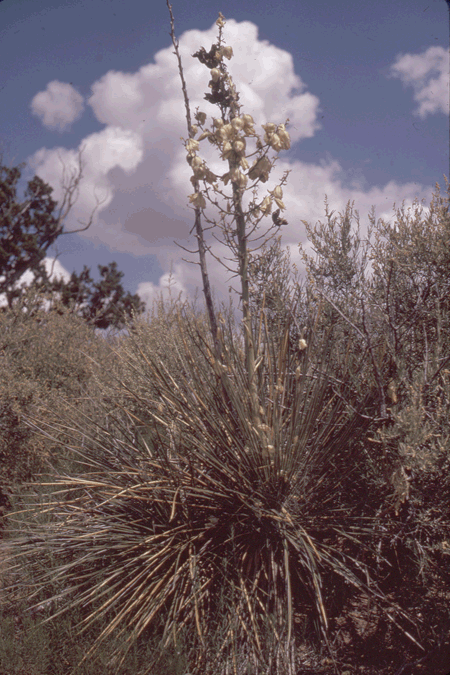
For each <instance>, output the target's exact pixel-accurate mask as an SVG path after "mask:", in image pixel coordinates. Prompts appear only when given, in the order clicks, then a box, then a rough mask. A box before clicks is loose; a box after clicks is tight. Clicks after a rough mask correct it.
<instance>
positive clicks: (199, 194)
mask: <svg viewBox="0 0 450 675" xmlns="http://www.w3.org/2000/svg"><path fill="white" fill-rule="evenodd" d="M169 7H170V6H169ZM216 25H217V26H218V28H219V35H218V40H217V42H216V43H215V44H213V45H212V46H211V48H210V50H209V52H207V51H206V50H205V48H204V47H201V48H200V49H199V50H198V51H197V52H196V53H195V54H193V56H194V57H195V58H198V59H199V61H200V62H201V63H202V64H204V65H205V67H207V68H208V69H209V70H210V74H211V80H210V82H209V88H210V89H211V93H208V94H206V95H205V99H206V100H207V101H209V102H210V103H213V104H216V105H217V106H218V107H219V108H220V111H221V116H220V117H219V118H215V119H214V120H213V124H212V128H211V129H208V128H205V126H204V125H205V122H206V114H205V113H203V112H200V111H199V110H197V112H196V115H195V119H196V122H197V123H198V126H199V127H200V128H201V131H202V133H201V135H200V136H199V138H198V140H196V139H195V136H196V135H197V133H198V131H199V129H198V127H197V126H193V125H192V124H191V122H190V114H189V113H188V114H187V120H188V128H189V139H188V140H186V141H185V147H186V150H187V153H188V154H187V157H186V160H187V162H188V163H189V164H190V166H191V168H192V171H193V175H192V177H191V182H192V185H193V187H194V190H195V192H194V193H193V194H191V195H190V196H189V201H190V203H191V204H192V205H193V207H194V208H195V222H196V231H197V240H198V243H199V254H200V265H201V268H202V275H203V281H204V292H205V298H207V303H208V297H209V282H208V288H207V287H205V279H206V280H207V279H208V277H207V273H206V257H205V253H206V251H207V250H210V249H208V247H207V246H206V244H205V241H204V231H203V228H202V227H201V225H200V223H199V221H200V211H203V215H204V217H205V220H206V221H207V222H208V223H210V224H211V225H212V227H213V228H217V227H218V228H219V229H220V230H221V232H222V238H221V240H222V242H223V243H225V244H226V245H227V246H228V248H229V249H230V250H231V251H232V253H233V255H234V259H235V260H236V268H235V269H233V268H230V267H228V266H227V265H226V264H225V263H224V261H223V260H220V262H221V263H222V264H224V265H225V267H227V269H228V270H229V271H231V272H233V273H237V274H238V276H239V278H240V285H241V293H240V295H241V301H242V319H243V329H244V350H245V365H246V371H247V376H248V390H249V394H250V400H251V409H252V418H253V424H254V425H255V427H257V428H260V427H261V425H260V420H259V407H260V406H259V401H258V396H257V388H256V362H257V354H256V349H255V341H254V334H253V325H252V315H251V310H250V279H249V255H250V252H251V251H250V248H249V238H250V236H251V235H252V234H253V232H255V231H256V229H257V227H258V225H259V223H260V221H261V219H262V218H263V217H265V216H267V215H269V214H270V212H271V210H272V205H273V201H275V203H276V204H277V206H278V211H276V212H275V213H274V214H273V216H272V221H273V224H271V225H270V227H269V228H268V229H267V231H266V232H265V234H264V235H263V236H264V237H265V241H267V239H268V238H270V237H271V236H272V235H273V234H274V231H275V228H278V227H279V226H280V225H281V224H285V223H286V221H280V220H279V217H278V216H279V213H280V210H282V209H284V208H285V206H284V204H283V202H282V196H283V191H282V187H281V184H284V182H285V181H286V178H287V173H286V174H285V176H283V179H282V181H281V184H280V185H278V186H276V188H275V190H273V191H272V192H271V193H269V194H268V195H267V196H266V197H264V199H263V200H262V201H261V202H259V203H258V202H257V201H256V194H257V190H256V188H257V184H258V183H259V181H261V182H263V183H265V182H267V180H268V177H269V173H270V171H271V170H272V168H273V165H274V161H271V160H270V159H269V157H268V151H269V150H270V149H274V150H275V151H277V152H278V151H279V150H281V149H289V147H290V139H289V134H288V133H287V131H286V129H285V125H284V124H279V125H275V124H273V123H268V124H266V125H263V129H264V130H265V135H264V142H263V141H261V139H260V138H259V137H258V135H257V134H256V132H255V130H254V126H253V125H254V121H253V118H252V116H251V115H249V114H243V115H241V110H240V108H241V107H240V105H239V94H238V93H237V91H236V87H235V85H234V84H233V81H232V78H231V77H230V75H229V74H228V72H227V68H226V65H225V62H224V59H225V58H226V59H228V60H229V59H231V58H232V56H233V50H232V48H231V47H229V46H225V45H224V44H223V38H222V29H223V27H224V25H225V21H224V17H223V15H222V14H221V13H220V12H219V18H218V19H217V21H216ZM172 37H173V29H172ZM173 40H174V44H175V39H174V37H173ZM176 53H177V56H178V59H179V69H180V73H181V74H182V67H181V61H180V58H179V53H178V50H177V49H176ZM182 84H183V93H184V97H185V103H186V110H187V111H188V108H189V106H188V99H187V93H186V87H185V82H184V79H182ZM251 137H256V139H257V140H256V148H257V149H256V151H255V152H253V153H251V155H248V154H246V153H247V139H248V138H251ZM205 139H208V141H209V142H210V143H211V144H212V145H215V146H216V147H217V148H218V149H219V151H220V153H221V158H222V159H223V160H227V162H228V171H227V172H226V173H225V174H223V175H222V176H216V175H215V174H214V173H213V172H212V171H210V169H209V168H208V167H207V166H206V163H205V161H204V160H202V158H201V157H200V156H199V155H198V151H199V147H200V142H201V141H203V140H205ZM255 154H256V155H257V158H256V159H255V161H254V162H253V165H252V166H251V167H250V165H249V162H248V160H247V157H249V156H252V155H255ZM218 180H219V181H221V182H222V183H223V184H224V185H225V186H226V185H228V183H229V182H230V183H231V188H232V193H231V195H229V194H226V193H224V191H223V189H222V188H221V187H219V182H218ZM249 180H250V181H252V182H253V185H251V186H249V187H247V184H248V182H249ZM199 181H203V190H202V191H201V190H200V187H199ZM250 189H251V190H252V191H253V195H254V199H253V201H252V202H251V203H250V205H249V209H248V210H245V208H244V204H243V196H244V194H245V192H246V191H247V190H250ZM210 190H212V191H213V192H214V193H215V195H220V196H221V197H223V198H224V200H225V202H226V208H225V209H224V208H223V207H221V206H220V205H219V203H218V201H217V198H215V197H214V196H211V195H210ZM205 197H206V199H208V201H209V202H210V203H211V204H213V205H215V206H216V207H217V208H218V209H219V211H220V220H219V222H217V221H215V220H214V221H211V220H210V219H208V217H207V216H206V215H205V213H204V209H205V207H206V199H205ZM258 235H259V232H258ZM258 239H259V240H261V239H262V236H261V235H259V236H258ZM261 245H262V244H260V245H259V246H261ZM259 246H258V247H257V248H259ZM210 252H211V251H210ZM211 253H212V252H211ZM212 255H214V254H212ZM208 312H209V315H210V317H211V316H214V310H213V307H212V301H211V309H210V307H208ZM210 323H211V326H213V322H212V321H211V319H210ZM214 325H215V324H214ZM213 334H214V336H217V333H216V332H213ZM215 340H217V337H215ZM216 357H217V358H219V357H220V349H219V348H218V346H217V342H216ZM219 366H220V364H219ZM222 379H223V378H222ZM261 440H262V441H264V439H263V438H261ZM263 445H264V442H263Z"/></svg>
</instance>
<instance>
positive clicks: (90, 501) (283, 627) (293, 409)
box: [11, 315, 414, 673]
mask: <svg viewBox="0 0 450 675" xmlns="http://www.w3.org/2000/svg"><path fill="white" fill-rule="evenodd" d="M288 333H289V326H286V328H285V335H284V338H285V339H282V340H281V344H280V339H279V338H277V340H276V343H275V342H273V341H272V340H271V336H270V331H269V330H268V327H267V326H266V325H265V322H264V316H263V315H262V316H261V321H260V328H259V334H258V336H257V337H258V340H257V345H258V349H257V352H256V367H255V371H256V383H255V384H256V391H257V394H258V398H259V402H260V407H259V411H258V420H259V428H256V426H255V417H254V414H253V413H254V411H253V407H252V406H253V402H252V396H251V395H250V392H249V390H248V378H247V372H246V369H245V359H244V354H243V350H242V344H243V340H242V338H241V335H240V333H239V331H238V330H237V329H236V327H234V326H233V324H232V321H231V319H229V320H227V321H226V322H225V320H222V323H221V331H220V339H221V344H222V358H221V360H220V362H219V361H218V359H217V357H216V356H215V355H214V351H213V344H212V340H211V338H210V337H209V336H208V335H207V334H205V331H204V330H203V328H202V326H200V325H199V324H198V323H196V321H195V319H194V318H192V317H191V318H188V317H187V316H186V315H184V316H183V317H182V316H181V315H180V317H179V336H178V340H177V341H176V342H177V344H176V347H175V350H176V352H177V355H176V359H175V360H173V359H170V360H168V362H167V363H170V366H168V365H167V363H165V362H164V359H163V358H161V356H160V355H158V354H157V353H155V352H154V351H153V350H152V349H151V346H150V345H149V344H148V343H146V339H145V335H146V333H145V330H141V329H140V328H139V325H137V326H136V327H135V328H134V330H133V332H132V333H131V334H130V336H129V338H127V339H126V340H124V341H123V342H122V346H121V353H120V357H121V359H122V362H123V368H122V369H121V375H120V379H119V380H118V381H117V383H116V394H115V396H116V398H115V401H116V403H115V404H114V393H113V392H112V391H110V392H109V396H108V401H109V403H108V408H107V409H106V410H104V413H103V417H102V414H101V411H100V410H99V409H98V407H99V403H98V401H97V403H96V401H95V400H93V401H92V415H90V416H87V415H84V416H83V418H82V421H81V422H80V421H79V420H80V417H79V416H78V417H77V415H76V414H75V412H76V411H74V416H73V420H70V419H67V418H66V419H64V420H62V421H61V424H60V425H59V426H58V438H59V439H61V437H62V434H64V433H65V436H66V443H65V445H66V448H67V450H70V451H71V453H72V456H73V457H74V458H77V461H78V464H79V471H76V472H74V471H72V473H71V474H70V475H64V474H62V473H60V474H59V476H58V477H57V478H56V479H55V480H53V481H51V482H52V485H51V486H50V485H49V486H48V489H49V491H51V492H50V497H49V499H48V503H47V504H45V505H42V504H41V505H40V506H39V508H38V509H37V510H36V522H35V524H34V525H33V526H32V525H31V524H29V527H30V530H31V529H32V531H33V535H32V536H31V537H23V536H22V538H20V537H19V538H17V539H16V540H15V541H14V542H13V543H12V544H11V546H12V547H13V549H12V550H13V551H14V555H15V556H16V558H15V559H16V560H20V559H22V560H23V561H24V564H27V565H28V569H29V570H32V569H34V570H35V575H36V576H35V578H36V593H37V594H38V593H40V594H41V595H40V597H42V592H44V593H45V594H46V597H47V598H48V597H49V596H52V594H53V606H54V607H55V611H54V613H53V618H54V619H57V617H58V616H59V614H60V613H62V612H65V611H71V610H74V609H76V610H77V612H79V614H81V615H82V619H81V621H80V623H79V625H78V628H79V629H80V630H81V631H82V630H87V629H89V628H91V629H92V627H95V625H98V626H101V628H100V629H99V634H98V637H97V639H96V640H95V642H94V643H93V644H92V649H91V651H90V652H88V654H86V657H85V658H90V657H91V656H92V655H93V654H94V653H95V650H96V649H97V648H99V646H100V644H101V643H102V642H103V641H104V640H108V641H110V640H111V639H114V640H115V642H116V644H117V651H118V655H119V656H120V655H124V653H126V651H127V649H128V648H129V647H131V646H132V645H136V643H139V641H141V640H144V639H147V637H148V636H149V635H150V634H153V635H156V636H157V638H158V640H159V646H160V650H156V651H155V661H154V662H153V663H152V664H150V665H149V667H148V670H147V671H146V672H155V671H154V670H152V669H154V668H156V665H155V664H156V662H157V660H158V657H159V655H161V654H162V653H163V652H164V650H166V649H169V648H174V649H175V650H176V649H179V648H180V645H181V644H183V648H184V649H186V650H187V653H188V662H189V669H190V672H196V673H197V672H198V673H201V672H230V670H227V669H231V672H233V670H232V669H233V668H234V672H245V668H247V667H249V666H250V665H252V666H253V668H254V671H253V672H257V673H259V672H261V673H262V672H274V673H275V672H276V673H284V672H286V673H287V672H294V671H293V670H289V669H292V668H294V666H295V659H296V657H295V656H293V653H294V652H293V650H294V651H295V645H296V644H297V645H298V641H299V639H300V636H301V634H302V635H304V632H305V630H306V631H308V625H306V624H308V617H309V620H310V622H311V623H313V620H314V621H315V623H316V624H317V626H318V627H319V630H320V633H321V636H322V638H323V639H324V640H325V642H327V641H328V642H329V637H328V636H329V621H330V618H329V613H330V609H331V610H332V607H333V603H335V598H333V589H337V588H338V587H339V588H341V587H342V586H345V587H346V588H353V589H354V590H355V593H364V594H367V595H369V596H371V597H372V598H373V600H374V602H375V603H376V604H377V605H378V606H379V607H380V608H382V609H383V608H384V609H389V612H388V613H387V614H386V616H387V617H388V618H389V620H390V621H392V622H393V623H394V624H397V625H398V626H399V627H400V628H402V629H403V630H404V631H407V632H408V634H410V636H411V639H414V637H413V635H412V634H411V632H410V628H409V626H408V625H407V623H406V622H407V618H406V616H405V615H403V613H402V611H401V610H400V608H398V607H396V606H394V605H392V603H389V602H388V601H387V599H386V598H385V597H384V596H383V594H382V592H381V591H380V590H379V589H378V588H377V586H376V583H375V582H374V580H372V579H371V572H370V566H369V565H368V564H367V561H370V555H371V554H370V552H371V550H372V549H373V547H374V545H375V543H376V537H377V532H376V530H375V529H374V527H375V525H376V522H377V521H376V518H375V509H376V507H377V506H378V505H379V496H378V495H377V487H376V480H375V478H373V477H372V476H371V475H370V470H369V469H368V466H367V464H366V463H365V455H364V452H363V449H362V443H361V440H362V439H363V438H364V434H365V432H366V427H367V424H368V422H367V417H364V416H363V415H361V414H359V410H358V408H361V407H362V405H364V406H367V404H368V403H369V402H370V401H369V400H366V401H363V402H359V403H358V402H357V401H350V400H349V397H350V394H349V392H347V391H345V388H344V390H343V389H341V390H340V391H338V390H337V387H338V384H337V383H336V382H334V381H333V378H332V376H331V375H332V374H331V373H330V372H329V371H328V369H327V362H329V361H330V359H329V358H328V357H329V354H330V349H331V346H330V344H328V343H327V338H326V336H322V337H321V338H320V339H319V337H318V336H316V335H315V333H314V325H313V323H311V326H310V328H309V329H308V334H306V335H305V337H306V339H304V338H302V342H301V344H300V345H299V346H300V349H297V348H296V346H295V345H293V344H292V340H289V339H288ZM174 363H176V364H177V370H176V371H175V366H174ZM369 398H370V394H369ZM346 399H347V403H346V402H345V400H346ZM348 403H351V404H352V405H348ZM103 405H105V404H103ZM77 420H78V421H77ZM30 423H31V422H30ZM38 426H40V427H41V429H42V430H43V432H45V433H48V434H52V433H53V431H52V428H50V427H46V425H45V424H43V423H42V422H41V423H39V424H38ZM72 466H73V465H72ZM43 513H44V514H45V522H43ZM30 519H31V515H30V516H29V523H31V520H30ZM46 561H47V562H46ZM48 561H51V564H50V562H48ZM302 621H303V624H302ZM305 621H306V624H305ZM329 646H330V645H329ZM205 669H206V670H205ZM243 669H244V670H243ZM117 672H119V671H117Z"/></svg>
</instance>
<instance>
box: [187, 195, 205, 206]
mask: <svg viewBox="0 0 450 675" xmlns="http://www.w3.org/2000/svg"><path fill="white" fill-rule="evenodd" d="M189 201H190V203H191V204H193V205H194V206H196V207H199V208H201V209H204V208H205V207H206V201H205V198H204V196H203V195H202V194H201V192H195V193H194V194H193V195H189Z"/></svg>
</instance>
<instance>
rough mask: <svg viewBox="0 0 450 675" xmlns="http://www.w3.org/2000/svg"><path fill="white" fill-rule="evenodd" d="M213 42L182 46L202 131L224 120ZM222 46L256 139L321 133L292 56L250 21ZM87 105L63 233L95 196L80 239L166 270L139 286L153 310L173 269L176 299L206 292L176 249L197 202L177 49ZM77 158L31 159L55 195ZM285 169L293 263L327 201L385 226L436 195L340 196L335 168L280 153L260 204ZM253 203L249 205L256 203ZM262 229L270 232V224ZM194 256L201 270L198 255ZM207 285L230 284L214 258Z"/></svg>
mask: <svg viewBox="0 0 450 675" xmlns="http://www.w3.org/2000/svg"><path fill="white" fill-rule="evenodd" d="M216 37H217V27H216V26H215V24H213V26H212V27H211V28H210V29H208V30H206V31H199V30H190V31H187V32H185V33H184V34H183V35H181V37H180V38H179V50H180V55H181V58H182V62H183V69H184V76H185V79H186V84H187V89H188V94H189V97H190V107H191V111H192V113H194V111H195V109H196V108H197V107H198V108H199V109H200V110H201V111H203V112H205V113H206V115H207V126H209V123H210V121H211V117H217V116H218V115H219V114H220V112H219V109H218V107H217V106H214V105H212V104H210V103H208V102H207V101H205V100H204V95H205V93H207V92H208V91H210V90H209V89H208V82H209V79H210V72H209V70H208V69H207V68H206V67H205V66H204V65H203V64H201V63H200V62H199V61H198V59H195V58H192V54H193V53H194V52H196V51H197V50H198V49H199V48H200V47H202V46H203V47H204V48H205V49H207V50H209V49H210V47H211V45H212V44H213V43H214V42H215V41H216ZM224 38H225V40H226V44H228V45H230V46H232V47H233V52H234V56H233V58H232V59H231V61H226V65H227V68H228V70H229V72H230V74H231V76H232V78H233V81H234V83H235V85H236V89H237V91H238V92H239V93H240V99H239V102H240V104H241V105H242V109H241V112H242V113H249V114H251V115H252V116H253V118H254V120H255V130H256V131H257V132H258V133H260V134H262V135H264V132H263V130H262V129H261V125H262V124H265V123H267V122H274V123H276V124H279V123H284V122H285V120H286V118H288V117H289V118H290V123H289V126H288V131H289V133H290V136H291V141H292V144H295V143H298V142H300V141H301V140H302V139H305V138H310V137H312V136H314V134H315V133H316V132H317V131H318V130H319V129H320V124H319V122H318V117H319V111H320V107H319V105H320V101H319V99H318V98H317V96H315V95H314V93H311V92H309V91H307V90H306V84H305V83H304V82H303V81H302V79H301V78H300V76H299V75H298V74H296V73H295V69H294V62H293V58H292V55H291V54H289V53H288V52H287V51H285V50H283V49H279V48H278V47H276V46H274V45H272V44H270V43H269V42H268V41H267V40H261V39H259V37H258V28H257V26H256V25H255V24H253V23H251V22H249V21H243V22H240V23H238V22H237V21H235V20H233V19H230V20H228V21H227V23H226V26H225V29H224ZM439 63H440V61H439ZM399 72H400V71H399ZM414 81H416V80H414ZM88 104H89V105H90V106H91V108H92V110H93V113H94V115H95V116H96V118H97V120H98V121H99V122H101V123H102V124H104V125H105V127H104V129H103V130H102V131H101V132H99V133H95V134H91V135H89V136H87V137H86V138H85V139H84V140H83V141H82V143H81V144H80V148H81V147H83V148H84V150H83V163H84V178H83V181H82V182H81V183H80V186H79V199H78V202H77V204H76V207H75V208H74V210H73V212H72V214H71V218H70V220H69V221H68V223H67V224H68V226H69V225H70V229H75V228H77V227H78V228H79V220H83V221H84V222H85V221H86V220H87V218H88V217H89V214H90V213H91V211H92V208H93V207H94V206H95V204H96V200H95V195H96V194H97V196H98V198H101V199H104V202H103V203H102V205H101V207H100V208H99V210H98V213H97V218H96V219H95V222H94V223H93V225H92V227H91V228H90V229H89V230H88V231H86V232H85V233H83V236H85V237H88V238H90V239H91V240H92V241H95V242H101V243H104V244H106V245H108V246H109V247H110V248H111V249H113V250H116V251H123V252H128V253H132V254H133V255H149V254H152V255H156V256H157V258H158V262H159V264H160V266H161V268H162V270H164V274H163V275H162V277H161V278H160V280H159V282H158V283H157V284H155V283H152V282H150V281H147V280H145V279H142V281H141V283H140V285H139V291H138V292H139V293H140V295H141V297H142V298H143V299H145V300H147V301H149V300H150V299H151V298H154V297H156V296H157V295H158V293H159V292H160V291H162V292H163V293H167V292H168V291H167V287H168V280H169V275H170V273H169V270H170V269H174V274H173V277H172V281H173V282H174V286H173V291H174V292H175V293H176V292H178V291H182V292H183V293H186V294H193V293H194V291H195V288H196V287H198V286H200V283H201V280H200V273H199V268H198V266H196V265H189V264H188V263H186V262H184V261H183V258H186V257H189V256H188V254H186V253H185V252H184V251H182V250H180V248H178V247H177V246H176V245H175V244H174V240H176V241H178V242H179V243H180V244H182V245H184V246H186V247H189V248H192V249H193V248H195V239H194V236H193V235H190V234H189V233H190V230H191V228H192V225H193V210H192V209H190V208H189V207H188V195H189V194H192V192H193V189H192V184H191V183H190V180H189V179H190V176H191V169H190V167H189V165H188V164H187V162H186V150H185V149H184V147H183V143H182V142H181V140H180V137H184V138H186V137H187V129H186V119H185V107H184V99H183V94H182V90H181V85H180V76H179V72H178V64H177V59H176V57H175V56H174V54H173V46H172V44H168V46H167V48H166V49H163V50H160V51H159V52H157V53H156V54H155V56H154V62H153V63H150V64H146V65H144V66H142V67H141V68H140V69H139V70H138V71H137V72H134V73H125V72H120V71H109V72H107V73H105V74H104V75H103V77H101V78H100V79H99V80H97V81H96V82H94V83H93V85H92V96H91V97H90V99H89V101H88ZM248 145H249V146H250V145H251V142H250V141H249V143H248ZM80 148H77V149H73V150H67V149H63V148H57V149H53V150H47V149H41V150H40V151H39V152H38V153H36V154H35V155H34V157H33V162H34V167H35V171H36V172H37V173H38V174H39V175H40V176H41V177H42V178H43V179H44V180H46V181H48V182H50V183H51V185H52V186H54V187H55V188H57V187H58V185H59V183H60V176H61V170H62V164H65V165H66V166H70V167H72V168H74V167H76V163H77V153H78V150H79V149H80ZM199 155H200V156H201V157H202V159H205V160H206V162H207V164H208V166H209V168H210V169H211V170H212V171H213V172H215V173H217V174H219V175H221V174H223V173H225V171H227V170H228V165H227V163H224V162H223V161H222V160H221V159H220V156H219V155H218V153H217V150H216V149H215V148H214V147H213V146H212V145H210V144H209V143H208V141H207V140H204V141H202V142H201V144H200V151H199ZM251 161H253V160H251ZM287 170H289V171H290V175H289V178H288V183H287V185H286V186H285V187H284V188H283V191H284V197H283V201H284V203H285V205H286V211H285V212H284V213H283V217H285V218H286V219H287V220H288V225H286V226H284V227H283V228H282V231H281V234H282V236H283V243H284V244H285V245H286V246H289V248H290V249H291V250H292V251H293V252H294V251H295V250H296V249H297V247H298V243H299V242H300V241H302V240H303V241H304V239H305V228H304V225H303V224H302V220H307V221H309V222H311V223H312V224H314V223H315V222H316V221H317V220H318V219H323V217H324V196H325V194H326V195H327V196H328V200H329V205H330V210H333V209H334V210H335V211H336V212H338V211H344V209H345V205H346V203H347V201H348V200H349V199H351V200H353V199H354V200H355V208H357V209H358V210H359V211H360V214H361V222H362V225H363V227H364V223H367V214H368V213H369V211H370V209H371V207H372V205H374V206H375V207H376V215H377V217H379V216H384V217H386V218H388V219H390V218H391V217H392V205H393V203H394V202H396V203H397V205H399V204H401V202H402V200H405V203H406V205H408V204H409V203H412V201H413V199H414V197H415V196H416V194H417V192H418V191H420V196H421V197H425V198H428V197H431V190H428V191H427V190H426V189H425V188H423V187H422V186H420V185H417V184H414V183H408V184H406V185H401V184H398V183H396V182H393V181H389V178H388V177H387V178H386V184H385V185H384V186H380V187H372V188H371V187H368V188H364V181H362V180H361V181H359V182H358V181H354V183H353V185H352V186H351V188H348V187H344V184H345V172H344V171H343V169H342V167H341V165H340V164H339V162H338V161H337V160H336V159H335V158H332V157H329V158H328V159H327V160H326V161H324V162H321V163H319V164H314V163H307V162H301V161H297V160H294V159H293V158H292V153H289V152H283V151H282V152H281V154H280V158H279V160H278V162H277V164H276V167H275V169H274V171H273V172H272V174H271V176H270V180H269V181H268V182H267V183H266V184H264V185H263V186H261V189H260V190H259V194H258V198H259V199H262V198H263V197H264V196H265V194H266V191H267V190H273V189H274V187H275V186H276V185H277V184H278V183H279V181H280V179H281V177H282V175H283V173H284V171H287ZM229 188H230V185H228V188H227V189H226V190H225V191H228V192H229ZM59 194H61V192H60V193H59ZM56 198H58V194H56ZM246 199H247V202H248V200H249V199H250V196H248V197H246ZM207 215H209V216H214V215H215V216H216V217H217V212H215V211H214V209H213V208H212V207H208V210H207ZM266 220H267V224H269V223H270V222H271V218H270V216H269V217H268V218H267V219H266ZM207 236H208V237H209V239H208V244H209V245H210V246H211V250H212V251H213V252H214V253H215V254H216V255H220V256H222V257H223V256H224V251H223V248H221V247H220V245H219V244H217V243H216V242H215V241H214V239H213V238H212V237H211V233H209V234H207ZM190 257H191V259H192V260H196V256H195V254H193V255H192V256H190ZM210 274H211V282H212V285H213V286H214V287H215V288H216V287H217V288H219V287H220V288H222V289H226V288H228V286H229V285H230V275H229V274H227V273H226V272H225V271H224V270H223V269H222V268H221V267H220V265H219V264H218V263H217V262H215V261H214V260H213V259H212V260H211V266H210ZM233 284H235V280H234V281H233Z"/></svg>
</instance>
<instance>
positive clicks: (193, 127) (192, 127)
mask: <svg viewBox="0 0 450 675" xmlns="http://www.w3.org/2000/svg"><path fill="white" fill-rule="evenodd" d="M191 132H192V133H193V134H194V136H195V134H197V133H198V127H197V126H196V125H195V124H193V125H192V126H191Z"/></svg>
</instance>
